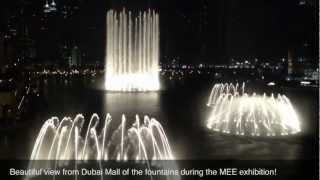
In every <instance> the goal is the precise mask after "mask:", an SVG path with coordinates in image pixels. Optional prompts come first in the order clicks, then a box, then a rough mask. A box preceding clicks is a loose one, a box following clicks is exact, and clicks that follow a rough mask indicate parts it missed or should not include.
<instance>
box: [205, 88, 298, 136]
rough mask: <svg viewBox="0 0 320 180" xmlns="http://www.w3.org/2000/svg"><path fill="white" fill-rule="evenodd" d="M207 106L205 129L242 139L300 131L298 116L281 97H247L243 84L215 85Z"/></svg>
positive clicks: (289, 103)
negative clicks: (243, 137)
mask: <svg viewBox="0 0 320 180" xmlns="http://www.w3.org/2000/svg"><path fill="white" fill-rule="evenodd" d="M207 106H209V107H211V108H212V111H211V115H210V117H209V119H208V121H207V127H208V128H209V129H212V130H214V131H218V132H222V133H227V134H234V135H246V136H277V135H280V136H285V135H290V134H296V133H298V132H300V131H301V129H300V121H299V118H298V115H297V113H296V111H295V109H294V107H293V106H292V104H291V102H290V100H289V98H288V97H286V96H285V95H281V94H278V95H277V96H276V97H275V95H274V94H271V96H268V95H266V94H265V93H264V94H263V95H257V94H256V93H253V94H251V95H249V94H247V93H246V92H245V84H244V83H243V84H242V85H239V84H238V83H237V84H215V85H214V87H213V88H212V91H211V94H210V97H209V100H208V103H207Z"/></svg>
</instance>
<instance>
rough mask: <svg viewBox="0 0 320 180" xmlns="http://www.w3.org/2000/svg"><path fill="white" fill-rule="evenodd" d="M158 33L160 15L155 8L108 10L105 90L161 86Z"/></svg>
mask: <svg viewBox="0 0 320 180" xmlns="http://www.w3.org/2000/svg"><path fill="white" fill-rule="evenodd" d="M159 36H160V32H159V15H158V13H156V12H155V11H154V10H150V9H149V10H148V11H144V12H139V13H138V14H134V13H132V12H131V11H126V10H125V9H123V10H122V11H120V12H118V11H115V10H109V11H108V12H107V36H106V37H107V40H106V43H107V44H106V58H105V59H106V73H105V88H106V90H111V91H156V90H159V89H160V82H159V67H158V66H159V42H160V41H159Z"/></svg>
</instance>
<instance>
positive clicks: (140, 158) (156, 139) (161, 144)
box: [29, 114, 175, 179]
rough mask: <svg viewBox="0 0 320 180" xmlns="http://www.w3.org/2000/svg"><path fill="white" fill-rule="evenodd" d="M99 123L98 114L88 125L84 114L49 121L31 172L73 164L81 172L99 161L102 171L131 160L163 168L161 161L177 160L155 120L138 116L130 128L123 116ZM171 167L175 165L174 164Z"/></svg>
mask: <svg viewBox="0 0 320 180" xmlns="http://www.w3.org/2000/svg"><path fill="white" fill-rule="evenodd" d="M99 122H100V118H99V116H98V115H97V114H93V115H92V117H91V119H90V121H89V124H88V125H85V119H84V116H83V115H81V114H78V115H77V116H76V117H75V118H74V119H71V118H70V117H64V118H63V119H62V120H61V121H60V120H59V119H58V118H57V117H52V118H50V119H49V120H47V121H46V122H45V123H44V124H43V126H42V128H41V130H40V132H39V134H38V137H37V139H36V141H35V143H34V147H33V150H32V154H31V157H30V164H29V169H37V168H50V169H57V168H59V167H64V166H70V165H71V166H74V167H73V169H78V167H79V166H81V165H83V164H85V163H86V162H90V161H94V162H97V164H98V167H100V168H101V169H103V164H104V163H107V162H119V163H125V162H128V161H130V162H135V163H137V164H145V165H146V166H147V167H151V166H153V167H154V166H157V167H159V166H160V167H162V166H163V165H164V164H165V163H166V162H167V161H161V160H173V159H174V156H173V154H172V151H171V147H170V145H169V142H168V139H167V136H166V134H165V131H164V130H163V128H162V126H161V124H160V123H159V122H158V121H157V120H156V119H154V118H149V117H148V116H145V117H144V119H143V122H140V118H139V116H138V115H136V116H135V120H134V121H133V123H132V124H131V125H127V123H128V121H127V120H126V117H125V116H124V115H122V118H121V121H120V124H118V123H116V122H114V121H112V118H111V116H110V115H109V114H108V115H107V116H106V118H105V120H104V121H103V123H102V124H101V125H100V124H99ZM39 160H46V161H39ZM159 162H160V163H159ZM162 162H164V164H161V163H162ZM157 163H158V164H157ZM169 164H170V165H174V166H175V164H174V163H171V161H170V163H169ZM167 165H168V164H167ZM98 169H99V168H98ZM103 178H104V177H103V176H101V178H99V179H103ZM107 179H110V178H107Z"/></svg>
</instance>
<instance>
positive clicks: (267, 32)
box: [0, 0, 318, 63]
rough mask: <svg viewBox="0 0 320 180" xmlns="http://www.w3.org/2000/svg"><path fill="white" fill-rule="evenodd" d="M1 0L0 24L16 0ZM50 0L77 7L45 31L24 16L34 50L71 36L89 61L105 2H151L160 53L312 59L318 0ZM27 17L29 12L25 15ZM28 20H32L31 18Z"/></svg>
mask: <svg viewBox="0 0 320 180" xmlns="http://www.w3.org/2000/svg"><path fill="white" fill-rule="evenodd" d="M7 1H8V2H7V3H4V4H2V6H1V8H0V10H1V11H0V12H1V14H0V15H1V18H0V21H1V29H0V31H1V30H3V29H5V25H6V20H7V17H8V16H9V15H10V14H12V13H13V12H14V11H16V9H17V4H19V3H17V2H20V1H21V0H16V1H14V0H13V1H12V0H10V1H9V0H7ZM29 1H30V4H29V5H27V9H28V10H29V11H28V13H29V15H31V14H33V13H34V12H37V13H36V14H37V15H36V16H37V17H40V16H42V15H41V14H42V13H41V8H42V6H43V5H44V2H45V1H44V0H32V1H31V0H29ZM301 1H302V0H108V1H105V0H69V1H62V0H56V2H57V4H58V6H59V5H60V6H61V5H62V4H64V3H66V2H69V3H70V2H73V3H74V4H78V5H79V10H78V11H77V12H76V13H75V14H74V15H73V16H71V17H70V18H68V19H66V20H61V18H59V15H58V16H57V17H51V18H50V19H49V22H48V24H49V25H48V27H49V29H48V32H46V33H40V32H39V30H37V29H39V27H38V26H40V25H39V23H38V21H35V20H32V21H30V22H28V24H29V26H31V27H30V29H31V32H30V33H31V35H32V36H33V37H32V38H34V39H35V40H36V42H37V47H39V49H40V50H39V51H40V52H42V53H39V56H41V57H45V56H49V54H51V55H52V56H54V55H55V54H57V51H58V46H59V44H63V43H64V42H66V41H68V42H72V43H74V44H77V45H79V46H80V48H81V49H83V50H84V52H86V53H87V55H88V57H89V59H90V61H96V60H97V61H102V60H103V59H104V49H105V47H104V46H105V38H106V37H105V29H106V28H105V24H106V23H105V15H106V10H107V9H110V8H118V9H120V8H121V7H122V6H126V7H128V9H145V8H148V7H151V8H155V9H157V10H158V11H159V13H160V19H161V55H162V58H163V57H165V56H168V57H180V58H181V59H183V61H185V62H197V63H198V62H202V61H204V62H209V63H220V62H223V61H224V60H225V59H227V58H231V57H240V58H242V57H265V58H279V57H286V56H287V52H288V49H289V48H290V49H294V51H295V52H296V54H297V55H306V56H309V57H313V58H314V59H316V57H317V50H318V47H317V40H318V19H317V18H318V8H317V7H318V1H317V0H307V1H306V4H304V5H300V4H299V3H300V2H301ZM29 19H32V18H29ZM31 22H32V23H31Z"/></svg>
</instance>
